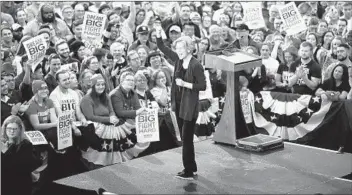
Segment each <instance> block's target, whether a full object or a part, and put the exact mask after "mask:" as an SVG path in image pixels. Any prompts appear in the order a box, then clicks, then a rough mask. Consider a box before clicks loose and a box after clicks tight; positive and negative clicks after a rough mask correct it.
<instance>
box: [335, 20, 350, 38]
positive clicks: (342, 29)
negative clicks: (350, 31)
mask: <svg viewBox="0 0 352 195" xmlns="http://www.w3.org/2000/svg"><path fill="white" fill-rule="evenodd" d="M347 24H348V22H347V20H346V19H344V18H340V19H339V20H338V21H337V32H336V35H338V36H344V35H345V34H346V33H347V29H346V27H347Z"/></svg>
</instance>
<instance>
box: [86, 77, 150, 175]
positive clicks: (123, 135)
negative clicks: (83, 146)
mask: <svg viewBox="0 0 352 195" xmlns="http://www.w3.org/2000/svg"><path fill="white" fill-rule="evenodd" d="M80 106H81V109H82V113H83V114H84V115H85V117H86V118H87V119H88V120H89V121H91V122H93V123H94V126H95V127H96V130H95V134H97V135H98V137H99V138H100V142H101V143H102V148H101V150H94V149H92V148H88V150H87V151H82V157H83V158H84V159H85V160H86V161H87V164H88V166H89V169H92V168H96V167H99V166H106V165H111V164H115V163H120V162H125V161H127V160H130V159H132V158H133V157H135V156H136V155H137V154H138V153H139V152H141V151H142V150H143V149H144V148H140V147H138V145H137V147H134V146H135V144H136V137H135V135H134V134H133V132H132V131H130V130H129V129H126V128H123V127H121V125H122V124H123V123H121V122H120V121H119V119H118V118H117V117H116V115H115V113H114V110H113V108H112V105H111V101H110V99H109V97H108V94H107V89H106V81H105V79H104V77H103V76H102V75H101V74H95V75H93V78H92V90H91V91H90V92H89V93H88V94H86V95H85V96H84V97H83V99H82V102H81V105H80ZM118 124H119V125H118Z"/></svg>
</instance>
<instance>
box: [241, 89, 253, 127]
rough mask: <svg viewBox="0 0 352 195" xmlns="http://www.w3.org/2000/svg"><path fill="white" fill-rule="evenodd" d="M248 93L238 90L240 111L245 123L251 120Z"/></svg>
mask: <svg viewBox="0 0 352 195" xmlns="http://www.w3.org/2000/svg"><path fill="white" fill-rule="evenodd" d="M248 94H249V92H248V91H240V98H241V107H242V112H243V116H244V119H245V121H246V123H247V124H248V123H252V122H253V118H252V111H251V105H250V101H249V98H248Z"/></svg>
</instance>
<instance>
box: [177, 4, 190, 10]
mask: <svg viewBox="0 0 352 195" xmlns="http://www.w3.org/2000/svg"><path fill="white" fill-rule="evenodd" d="M183 7H188V8H189V9H191V7H190V6H189V5H188V4H187V3H181V5H180V9H182V8H183Z"/></svg>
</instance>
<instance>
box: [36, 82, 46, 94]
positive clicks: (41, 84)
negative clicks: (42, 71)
mask: <svg viewBox="0 0 352 195" xmlns="http://www.w3.org/2000/svg"><path fill="white" fill-rule="evenodd" d="M47 88H48V85H47V84H46V83H45V82H44V81H42V80H34V81H33V82H32V91H33V94H36V93H37V92H38V91H39V90H41V89H47Z"/></svg>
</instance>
